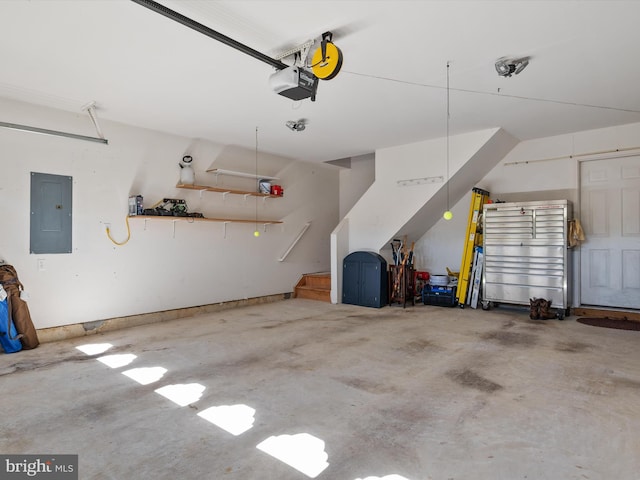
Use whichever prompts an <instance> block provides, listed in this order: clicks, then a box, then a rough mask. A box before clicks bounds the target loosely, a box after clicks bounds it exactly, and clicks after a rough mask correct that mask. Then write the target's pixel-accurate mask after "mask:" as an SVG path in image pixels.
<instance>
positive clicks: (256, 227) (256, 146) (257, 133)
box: [256, 127, 260, 232]
mask: <svg viewBox="0 0 640 480" xmlns="http://www.w3.org/2000/svg"><path fill="white" fill-rule="evenodd" d="M257 181H258V127H256V182H257ZM259 190H260V189H258V191H259ZM257 231H258V197H257V196H256V232H257Z"/></svg>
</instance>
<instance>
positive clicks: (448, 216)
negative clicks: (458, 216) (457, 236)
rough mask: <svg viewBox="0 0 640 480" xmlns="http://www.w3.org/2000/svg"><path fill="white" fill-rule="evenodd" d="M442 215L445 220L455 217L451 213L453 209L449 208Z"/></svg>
mask: <svg viewBox="0 0 640 480" xmlns="http://www.w3.org/2000/svg"><path fill="white" fill-rule="evenodd" d="M442 216H443V217H444V219H445V220H451V219H452V218H453V213H451V210H447V211H446V212H444V215H442Z"/></svg>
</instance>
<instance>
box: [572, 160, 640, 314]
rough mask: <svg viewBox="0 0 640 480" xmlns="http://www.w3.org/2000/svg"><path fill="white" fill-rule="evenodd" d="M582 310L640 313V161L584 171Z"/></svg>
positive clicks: (605, 163) (588, 165) (591, 165)
mask: <svg viewBox="0 0 640 480" xmlns="http://www.w3.org/2000/svg"><path fill="white" fill-rule="evenodd" d="M580 188H581V205H580V212H581V213H580V215H581V218H580V220H581V222H582V226H583V228H584V232H585V236H586V241H585V242H584V243H583V244H582V246H581V249H580V262H581V265H580V267H581V279H580V297H581V298H580V300H581V303H582V304H583V305H595V306H603V307H619V308H634V309H635V308H638V309H640V156H634V157H626V158H615V159H608V160H593V161H587V162H582V163H581V165H580Z"/></svg>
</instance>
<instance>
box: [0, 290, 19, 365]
mask: <svg viewBox="0 0 640 480" xmlns="http://www.w3.org/2000/svg"><path fill="white" fill-rule="evenodd" d="M10 311H11V309H10V307H9V297H8V296H7V298H5V299H4V300H3V301H1V302H0V345H1V346H2V348H3V350H4V353H14V352H19V351H20V350H22V343H21V342H20V337H21V336H22V335H18V332H17V331H16V327H15V326H14V325H13V321H11V316H10V315H9V312H10Z"/></svg>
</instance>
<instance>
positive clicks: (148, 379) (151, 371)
mask: <svg viewBox="0 0 640 480" xmlns="http://www.w3.org/2000/svg"><path fill="white" fill-rule="evenodd" d="M165 373H167V369H166V368H163V367H144V368H132V369H131V370H126V371H124V372H122V374H123V375H126V376H127V377H129V378H131V379H132V380H135V381H136V382H138V383H139V384H140V385H149V384H150V383H153V382H157V381H158V380H160V379H161V378H162V377H163V376H164V374H165Z"/></svg>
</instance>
